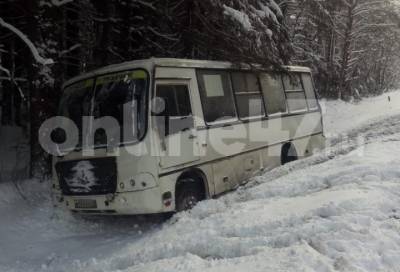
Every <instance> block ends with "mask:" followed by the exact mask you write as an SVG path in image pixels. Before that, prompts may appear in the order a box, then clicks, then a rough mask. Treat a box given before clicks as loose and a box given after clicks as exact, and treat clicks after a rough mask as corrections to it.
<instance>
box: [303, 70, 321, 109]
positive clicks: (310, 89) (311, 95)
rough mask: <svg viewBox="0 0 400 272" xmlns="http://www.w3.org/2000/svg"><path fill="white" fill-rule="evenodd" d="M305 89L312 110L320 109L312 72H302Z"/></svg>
mask: <svg viewBox="0 0 400 272" xmlns="http://www.w3.org/2000/svg"><path fill="white" fill-rule="evenodd" d="M301 78H302V80H303V86H304V90H305V91H306V97H307V103H308V107H309V108H310V109H312V110H315V109H318V103H317V98H316V97H315V91H314V85H313V82H312V79H311V75H310V74H306V73H303V74H301Z"/></svg>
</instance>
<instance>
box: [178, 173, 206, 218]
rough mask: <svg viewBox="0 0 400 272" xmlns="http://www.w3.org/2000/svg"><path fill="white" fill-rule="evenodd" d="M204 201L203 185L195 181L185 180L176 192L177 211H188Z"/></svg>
mask: <svg viewBox="0 0 400 272" xmlns="http://www.w3.org/2000/svg"><path fill="white" fill-rule="evenodd" d="M203 199H204V196H203V189H202V187H201V185H200V184H199V183H197V182H195V181H194V180H184V181H182V182H181V183H180V184H179V185H178V187H177V192H176V211H177V212H181V211H187V210H190V209H192V208H193V207H194V206H196V204H197V203H199V202H200V201H202V200H203Z"/></svg>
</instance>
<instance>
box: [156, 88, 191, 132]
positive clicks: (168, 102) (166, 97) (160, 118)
mask: <svg viewBox="0 0 400 272" xmlns="http://www.w3.org/2000/svg"><path fill="white" fill-rule="evenodd" d="M156 96H157V100H158V101H159V102H158V103H159V104H162V106H157V108H158V110H157V111H158V112H157V113H156V114H155V115H156V116H157V126H158V128H159V130H160V129H162V130H164V131H165V136H168V135H172V134H176V133H179V132H181V131H184V130H187V129H191V128H193V126H194V124H193V116H192V108H191V105H190V97H189V90H188V86H187V85H183V84H182V85H169V84H165V85H162V84H159V85H157V90H156Z"/></svg>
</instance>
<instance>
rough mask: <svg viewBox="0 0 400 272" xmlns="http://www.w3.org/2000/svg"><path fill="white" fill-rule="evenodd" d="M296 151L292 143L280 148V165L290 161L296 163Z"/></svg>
mask: <svg viewBox="0 0 400 272" xmlns="http://www.w3.org/2000/svg"><path fill="white" fill-rule="evenodd" d="M297 159H298V156H297V151H296V148H295V147H294V145H293V144H292V143H286V144H284V145H283V146H282V151H281V163H282V165H284V164H287V163H289V162H292V161H297Z"/></svg>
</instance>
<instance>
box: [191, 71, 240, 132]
mask: <svg viewBox="0 0 400 272" xmlns="http://www.w3.org/2000/svg"><path fill="white" fill-rule="evenodd" d="M197 79H198V83H199V91H200V97H201V103H202V106H203V112H204V119H205V121H206V122H207V123H208V124H210V123H214V124H215V123H217V122H229V121H234V120H237V114H236V108H235V102H234V99H233V93H232V88H231V84H230V78H229V73H228V72H225V71H210V70H198V71H197Z"/></svg>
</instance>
